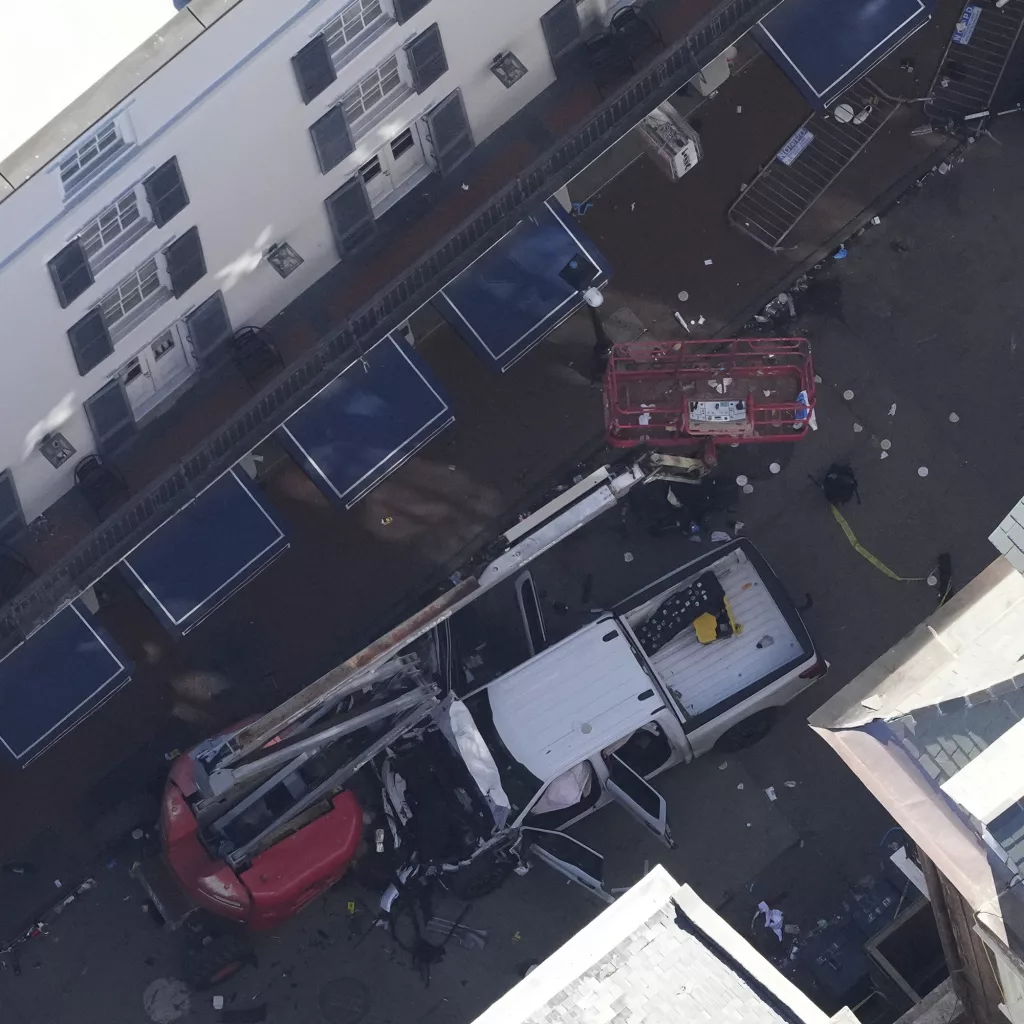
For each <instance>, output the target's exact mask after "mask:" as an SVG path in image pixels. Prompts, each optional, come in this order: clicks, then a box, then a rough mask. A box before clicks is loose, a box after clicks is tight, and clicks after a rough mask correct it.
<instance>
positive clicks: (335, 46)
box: [324, 0, 384, 69]
mask: <svg viewBox="0 0 1024 1024" xmlns="http://www.w3.org/2000/svg"><path fill="white" fill-rule="evenodd" d="M383 19H384V8H383V6H382V5H381V0H352V3H350V4H348V5H347V6H345V7H343V8H342V10H341V13H340V14H339V15H338V16H337V17H336V18H332V19H331V20H330V21H329V22H328V23H327V24H326V25H325V26H324V40H325V41H326V43H327V50H328V52H329V53H330V55H331V60H332V61H334V67H335V68H336V69H337V68H340V67H341V65H342V64H344V63H345V60H346V58H347V57H348V56H350V54H349V53H348V52H347V50H348V47H349V46H350V45H351V44H352V43H353V42H355V40H356V39H358V38H359V36H360V35H362V34H363V32H365V31H366V30H367V29H368V28H370V27H372V26H373V25H376V24H377V23H378V22H380V21H382V20H383Z"/></svg>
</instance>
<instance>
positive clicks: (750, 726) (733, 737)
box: [715, 708, 779, 754]
mask: <svg viewBox="0 0 1024 1024" xmlns="http://www.w3.org/2000/svg"><path fill="white" fill-rule="evenodd" d="M778 713H779V712H778V708H765V709H764V710H763V711H758V712H756V713H755V714H753V715H751V716H750V717H749V718H744V719H743V721H742V722H740V723H738V724H737V725H734V726H733V727H732V728H731V729H729V730H728V731H727V732H724V733H722V735H721V736H719V737H718V742H717V743H716V744H715V750H716V751H718V753H720V754H735V753H736V752H737V751H739V750H746V748H747V747H752V746H753V745H754V744H755V743H757V742H758V741H759V740H763V739H764V738H765V736H767V735H768V732H769V731H770V730H771V727H772V726H773V725H774V724H775V719H776V718H777V717H778Z"/></svg>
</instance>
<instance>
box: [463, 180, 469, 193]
mask: <svg viewBox="0 0 1024 1024" xmlns="http://www.w3.org/2000/svg"><path fill="white" fill-rule="evenodd" d="M462 191H463V192H468V191H469V186H468V185H467V184H466V183H465V182H463V183H462Z"/></svg>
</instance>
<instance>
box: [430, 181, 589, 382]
mask: <svg viewBox="0 0 1024 1024" xmlns="http://www.w3.org/2000/svg"><path fill="white" fill-rule="evenodd" d="M574 256H576V257H582V263H583V265H584V266H585V267H586V268H587V270H592V271H593V280H592V281H588V286H589V285H590V284H593V285H595V286H596V287H601V286H602V285H604V284H605V283H607V281H608V264H607V263H606V262H605V259H604V257H603V256H602V255H601V254H600V252H598V250H597V249H596V248H595V246H594V244H593V243H592V242H591V241H590V239H588V238H587V236H586V235H584V234H583V233H582V232H581V231H580V229H579V227H578V225H577V224H576V223H575V222H574V221H573V219H572V218H571V217H570V216H569V215H568V214H567V213H566V212H565V211H564V210H563V209H562V207H561V206H560V205H559V204H558V202H557V201H553V200H548V202H546V203H545V204H544V205H543V206H542V207H541V208H540V210H538V211H537V213H535V214H531V215H530V216H529V217H527V218H526V219H525V220H522V221H520V222H519V223H518V224H517V225H516V226H515V227H514V228H513V229H512V230H511V231H510V232H509V233H508V234H507V235H505V237H504V238H502V239H501V241H500V242H498V243H496V244H495V245H493V246H492V247H491V248H490V249H488V250H487V252H485V253H484V254H483V256H481V257H480V258H479V259H478V260H477V261H476V262H475V263H473V264H472V265H471V266H470V267H468V268H467V269H466V270H464V271H463V272H462V273H461V274H459V276H458V277H457V278H455V280H454V281H451V282H450V283H448V284H446V285H445V286H444V288H442V289H441V291H440V292H439V293H438V294H437V295H436V296H435V297H434V306H435V308H436V309H437V310H438V312H439V313H440V314H441V315H442V316H443V317H444V318H445V319H446V320H447V321H448V323H450V324H451V325H452V327H454V328H455V330H456V331H458V333H459V334H461V335H462V337H463V338H464V339H465V340H466V341H467V342H468V343H469V344H470V345H471V346H472V347H473V349H474V350H475V351H476V353H477V355H479V356H480V358H481V359H483V360H484V361H485V362H486V363H487V364H488V365H489V366H490V367H491V369H493V370H495V371H497V372H498V373H504V372H505V371H506V370H507V369H508V368H509V367H510V366H512V365H513V364H514V363H515V362H516V361H517V360H519V359H521V358H522V357H523V356H524V355H526V353H527V352H529V351H530V349H532V348H533V347H534V345H536V344H537V343H538V342H540V341H541V340H542V339H543V338H544V337H546V336H547V334H548V333H550V332H551V331H553V330H554V329H555V328H556V327H557V326H558V325H559V324H560V323H561V322H562V321H563V320H565V319H566V317H568V316H570V315H572V313H574V312H575V311H576V310H577V309H578V308H579V306H580V305H581V304H582V302H583V297H582V292H580V291H578V290H576V289H574V288H573V287H572V286H571V285H570V284H568V283H567V282H566V281H564V280H563V279H562V278H561V277H560V276H559V274H560V272H561V271H562V269H563V268H564V267H565V265H566V264H567V263H568V262H569V261H570V260H571V259H572V258H573V257H574Z"/></svg>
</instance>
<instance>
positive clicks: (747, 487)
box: [743, 484, 754, 494]
mask: <svg viewBox="0 0 1024 1024" xmlns="http://www.w3.org/2000/svg"><path fill="white" fill-rule="evenodd" d="M743 493H744V494H753V493H754V485H753V484H744V485H743Z"/></svg>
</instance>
